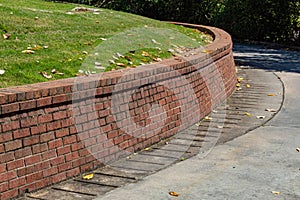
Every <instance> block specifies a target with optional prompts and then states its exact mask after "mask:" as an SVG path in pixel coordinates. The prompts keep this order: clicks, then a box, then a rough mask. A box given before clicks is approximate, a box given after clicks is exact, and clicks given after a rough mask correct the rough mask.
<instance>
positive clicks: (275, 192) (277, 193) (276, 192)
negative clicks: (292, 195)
mask: <svg viewBox="0 0 300 200" xmlns="http://www.w3.org/2000/svg"><path fill="white" fill-rule="evenodd" d="M272 193H273V194H276V195H279V194H280V193H281V192H278V191H272Z"/></svg>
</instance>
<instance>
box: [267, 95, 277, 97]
mask: <svg viewBox="0 0 300 200" xmlns="http://www.w3.org/2000/svg"><path fill="white" fill-rule="evenodd" d="M268 96H269V97H274V96H276V94H268Z"/></svg>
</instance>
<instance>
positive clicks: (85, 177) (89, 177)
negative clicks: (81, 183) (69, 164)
mask: <svg viewBox="0 0 300 200" xmlns="http://www.w3.org/2000/svg"><path fill="white" fill-rule="evenodd" d="M92 178H94V174H87V175H84V176H83V177H82V179H83V180H90V179H92Z"/></svg>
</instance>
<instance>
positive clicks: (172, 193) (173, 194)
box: [169, 191, 179, 197]
mask: <svg viewBox="0 0 300 200" xmlns="http://www.w3.org/2000/svg"><path fill="white" fill-rule="evenodd" d="M169 195H171V196H173V197H179V194H178V193H177V192H174V191H172V192H169Z"/></svg>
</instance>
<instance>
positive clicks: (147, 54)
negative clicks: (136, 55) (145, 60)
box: [142, 51, 150, 57]
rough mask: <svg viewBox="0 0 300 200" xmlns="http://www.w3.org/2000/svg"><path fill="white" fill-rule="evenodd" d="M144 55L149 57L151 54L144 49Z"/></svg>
mask: <svg viewBox="0 0 300 200" xmlns="http://www.w3.org/2000/svg"><path fill="white" fill-rule="evenodd" d="M142 56H145V57H149V56H150V54H149V53H148V52H146V51H142Z"/></svg>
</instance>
